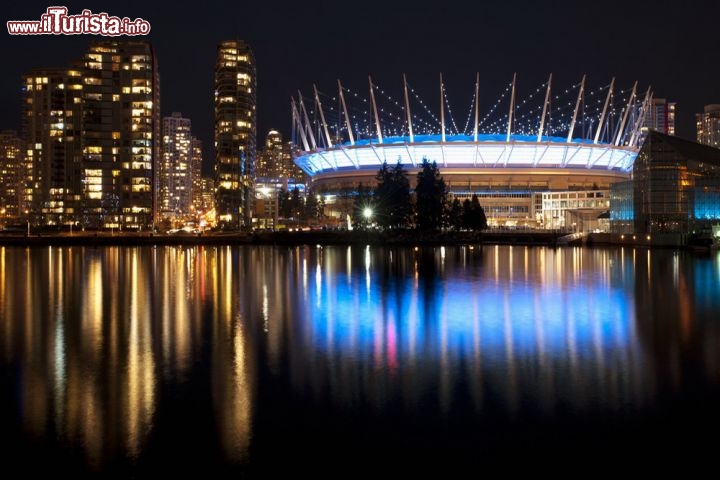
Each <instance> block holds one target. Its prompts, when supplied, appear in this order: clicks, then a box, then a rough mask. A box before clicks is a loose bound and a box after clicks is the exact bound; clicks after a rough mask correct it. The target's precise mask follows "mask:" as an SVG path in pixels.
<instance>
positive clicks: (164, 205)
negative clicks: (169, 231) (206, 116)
mask: <svg viewBox="0 0 720 480" xmlns="http://www.w3.org/2000/svg"><path fill="white" fill-rule="evenodd" d="M191 127H192V124H191V122H190V119H189V118H183V116H182V114H180V113H178V112H173V114H172V116H170V117H165V118H163V124H162V130H163V134H162V160H161V162H160V169H159V171H158V177H159V183H160V189H159V191H158V195H159V198H158V205H159V208H160V212H159V215H160V217H161V218H179V217H183V216H186V215H188V214H190V206H191V205H192V184H193V178H192V175H193V172H192V153H193V152H192V145H193V143H192V142H193V137H192V128H191Z"/></svg>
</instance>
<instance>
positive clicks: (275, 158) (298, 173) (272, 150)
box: [256, 130, 305, 183]
mask: <svg viewBox="0 0 720 480" xmlns="http://www.w3.org/2000/svg"><path fill="white" fill-rule="evenodd" d="M304 176H305V173H304V172H303V171H302V170H301V169H300V168H299V167H298V166H297V165H295V162H293V159H292V144H291V143H290V142H283V139H282V135H281V134H280V132H278V131H277V130H270V131H269V132H268V134H267V136H266V137H265V145H264V147H263V149H262V150H261V151H259V152H258V160H257V169H256V178H263V179H284V180H287V179H290V180H292V181H293V183H298V182H302V181H303V180H304Z"/></svg>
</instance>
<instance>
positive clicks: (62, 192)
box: [19, 66, 85, 225]
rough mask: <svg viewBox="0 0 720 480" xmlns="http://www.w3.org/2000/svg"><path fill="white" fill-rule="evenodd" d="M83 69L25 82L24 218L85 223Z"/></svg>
mask: <svg viewBox="0 0 720 480" xmlns="http://www.w3.org/2000/svg"><path fill="white" fill-rule="evenodd" d="M83 73H84V69H83V68H82V67H81V66H77V67H73V68H52V69H35V70H33V71H31V72H30V73H27V74H25V75H24V78H23V90H24V98H23V118H22V127H23V139H24V140H25V142H26V145H25V153H26V169H25V178H24V180H23V181H21V184H20V185H19V188H20V189H22V192H21V199H22V201H21V203H22V206H21V207H20V213H21V214H23V215H24V216H27V217H28V218H29V219H30V220H31V221H32V223H35V224H39V225H63V224H67V223H72V222H75V221H78V220H80V218H79V215H80V212H81V208H82V205H83V203H82V200H83V182H82V178H81V171H82V165H83V160H84V155H85V154H84V152H83V143H82V135H81V132H82V131H83V129H84V127H83V121H84V118H83V113H84V112H83V87H84V79H83Z"/></svg>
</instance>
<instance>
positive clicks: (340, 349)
mask: <svg viewBox="0 0 720 480" xmlns="http://www.w3.org/2000/svg"><path fill="white" fill-rule="evenodd" d="M498 248H500V251H499V252H498V251H497V249H498ZM325 250H326V251H325V252H323V251H314V252H309V256H307V257H304V261H307V262H309V263H311V264H314V265H315V267H314V268H315V282H308V284H307V288H308V292H307V296H308V298H312V299H313V301H312V302H307V303H306V304H304V311H303V312H302V314H301V315H298V318H299V319H301V320H300V322H301V324H300V328H302V329H305V330H307V335H306V337H305V338H306V339H307V340H308V342H309V344H308V345H307V348H308V349H309V350H311V351H312V352H313V355H314V356H316V357H317V356H318V355H320V356H321V358H320V359H319V360H318V361H317V363H316V364H314V368H315V369H316V370H314V373H313V375H315V376H316V377H319V376H322V375H323V373H322V372H323V370H326V371H327V373H326V375H327V378H326V379H325V380H327V382H329V383H330V384H331V385H334V388H336V389H337V391H338V392H345V393H346V395H339V398H341V399H345V400H346V399H347V396H350V397H352V396H354V395H358V394H366V393H367V389H364V390H363V391H361V392H358V391H353V392H348V391H347V390H348V383H347V382H346V381H347V380H348V379H349V378H351V377H353V376H354V375H355V374H356V373H357V372H356V371H361V372H362V371H365V370H366V369H367V368H372V369H373V371H374V372H375V375H376V377H375V381H377V382H381V383H384V384H385V385H386V388H387V389H388V390H389V391H391V392H392V391H394V390H396V389H399V388H400V387H398V386H397V385H393V382H394V381H395V380H397V379H398V378H399V377H402V376H405V377H412V378H414V380H415V381H416V383H417V381H418V380H419V381H420V383H425V384H426V387H427V388H428V389H432V388H434V387H435V383H436V379H435V378H434V377H433V376H432V375H431V376H428V375H427V371H426V369H427V368H431V369H435V368H437V370H438V371H439V374H440V376H441V377H442V380H441V382H440V384H441V385H442V384H443V382H449V383H450V384H451V385H453V386H459V387H460V388H471V389H473V388H474V391H473V392H472V394H473V395H474V398H475V403H476V407H480V406H481V404H482V403H483V400H482V396H483V393H482V391H481V390H482V385H480V387H478V386H477V382H478V378H475V377H489V378H492V379H493V380H492V382H493V383H494V388H496V389H500V390H503V391H505V392H506V405H505V406H504V407H507V411H508V412H510V413H512V412H513V410H514V409H515V408H516V407H517V403H518V401H519V398H520V396H523V397H526V398H529V399H530V400H531V402H536V403H538V404H541V405H543V406H544V407H546V408H553V407H554V406H555V405H556V404H557V402H559V401H561V400H562V401H564V402H567V401H569V402H570V403H571V404H572V405H573V407H574V408H585V407H586V406H587V405H588V404H589V403H598V399H599V398H600V397H601V395H599V393H598V392H601V391H604V390H606V389H607V390H608V391H610V392H612V394H611V395H610V396H609V397H607V398H603V399H602V400H601V401H600V403H602V407H603V408H606V407H607V408H610V409H614V408H618V407H619V406H621V405H631V406H633V407H637V406H640V405H642V404H643V403H644V402H645V400H646V399H647V397H648V396H649V395H650V392H649V391H648V390H647V388H646V387H648V384H647V383H643V382H642V381H640V380H639V379H640V378H641V376H642V375H644V374H646V373H648V372H647V371H646V366H647V362H646V361H645V360H644V358H643V357H644V356H645V353H644V351H643V347H642V345H641V344H640V343H639V342H638V340H637V338H636V332H635V305H634V299H633V292H632V291H631V290H628V289H627V288H626V287H627V284H626V283H624V282H623V281H622V278H623V277H625V275H624V274H623V273H622V271H620V272H616V273H614V274H613V273H611V272H612V271H613V270H617V269H616V268H613V265H612V263H613V262H612V261H611V260H612V259H611V258H608V256H607V255H605V254H603V255H600V256H598V255H597V252H595V253H592V252H590V251H580V250H578V251H572V250H565V251H563V250H559V251H551V250H542V251H540V250H534V251H532V253H531V254H530V255H528V249H527V248H515V249H514V251H513V248H512V247H486V248H485V249H484V250H483V251H471V250H469V249H467V248H459V249H454V248H453V249H448V250H449V255H450V256H452V257H453V260H452V261H448V265H446V264H445V259H444V258H442V257H441V256H440V255H438V250H439V249H428V248H426V249H424V251H420V252H414V253H413V254H412V255H413V257H414V258H412V259H408V258H402V257H401V256H402V255H404V254H406V253H407V252H405V251H389V250H374V251H372V252H368V250H367V249H362V251H360V250H359V249H355V250H352V253H348V260H347V261H346V262H345V265H338V264H337V263H331V262H330V261H329V260H328V259H330V258H332V259H337V258H338V257H339V256H337V255H335V253H334V251H333V249H332V248H328V249H325ZM349 252H350V250H349ZM298 254H299V255H303V253H302V252H298ZM393 255H395V257H394V259H393V258H392V257H393ZM528 257H530V258H528ZM401 260H404V263H403V264H402V265H401V266H398V268H395V269H391V270H392V271H391V272H388V271H383V270H382V269H378V268H372V269H371V270H368V269H367V268H366V267H367V265H368V263H370V264H375V265H388V264H392V263H393V261H395V262H401ZM628 261H631V260H628ZM598 262H599V263H600V265H599V264H598ZM428 263H430V264H431V265H432V266H431V268H430V270H429V271H424V270H423V268H425V269H427V267H428ZM615 265H619V266H620V268H622V269H625V268H627V265H626V264H625V261H624V259H622V258H618V259H615ZM523 267H524V268H523ZM603 269H604V270H603ZM368 272H370V273H369V277H367V275H368ZM518 272H520V274H518ZM618 275H619V276H620V279H621V281H618V282H615V284H613V281H612V279H613V277H615V276H618ZM630 285H632V281H631V282H630ZM466 365H470V367H468V369H465V366H466ZM348 372H354V373H352V374H350V373H348ZM538 375H539V376H538ZM320 383H322V384H324V383H325V382H320ZM481 383H482V381H481ZM486 383H487V382H486ZM468 385H470V387H468ZM473 385H474V387H473ZM422 390H423V389H420V391H422ZM441 390H442V389H441ZM416 393H417V392H413V391H410V392H409V391H407V390H403V391H402V392H401V393H398V395H403V396H405V397H406V400H408V398H407V397H408V396H409V397H411V398H410V399H409V401H410V403H415V402H419V401H420V396H419V395H416ZM442 395H443V392H442V391H441V392H440V394H439V398H438V401H439V402H440V404H441V405H442V404H445V403H447V402H448V399H447V398H442ZM370 396H371V397H372V395H370ZM392 396H393V395H379V396H378V397H377V398H370V401H377V402H378V403H381V404H382V403H384V402H385V401H386V400H387V398H392ZM423 401H426V399H424V400H423ZM596 406H597V405H596Z"/></svg>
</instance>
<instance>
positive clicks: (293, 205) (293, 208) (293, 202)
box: [290, 187, 303, 218]
mask: <svg viewBox="0 0 720 480" xmlns="http://www.w3.org/2000/svg"><path fill="white" fill-rule="evenodd" d="M302 209H303V200H302V198H300V190H299V189H298V187H295V188H293V191H292V193H291V194H290V216H291V217H293V218H299V217H300V213H301V212H302Z"/></svg>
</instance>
